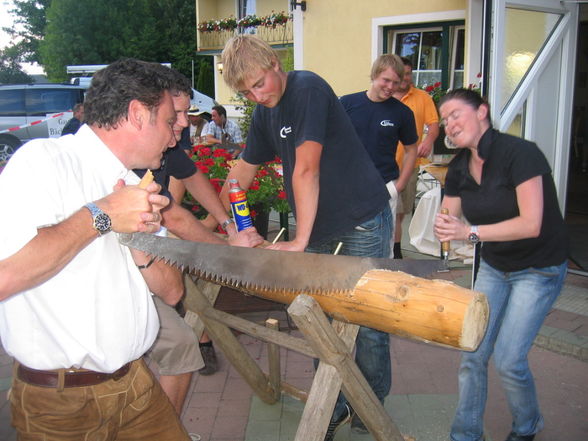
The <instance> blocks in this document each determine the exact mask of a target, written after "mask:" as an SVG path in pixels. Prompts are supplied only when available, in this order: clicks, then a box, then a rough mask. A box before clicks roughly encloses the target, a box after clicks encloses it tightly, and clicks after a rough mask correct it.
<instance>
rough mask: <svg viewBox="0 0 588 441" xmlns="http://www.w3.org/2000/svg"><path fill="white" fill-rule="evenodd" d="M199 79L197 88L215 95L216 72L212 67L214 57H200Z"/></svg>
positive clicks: (204, 92) (205, 93) (207, 93)
mask: <svg viewBox="0 0 588 441" xmlns="http://www.w3.org/2000/svg"><path fill="white" fill-rule="evenodd" d="M199 58H200V61H199V63H198V66H197V67H198V80H197V81H196V90H198V92H201V93H203V94H204V95H208V96H214V74H213V70H212V69H213V68H212V57H199Z"/></svg>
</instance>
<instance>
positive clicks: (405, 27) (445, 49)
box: [382, 20, 467, 89]
mask: <svg viewBox="0 0 588 441" xmlns="http://www.w3.org/2000/svg"><path fill="white" fill-rule="evenodd" d="M439 29H441V42H442V43H441V87H442V88H443V89H448V88H450V87H453V82H454V71H455V53H456V52H455V50H454V48H455V45H456V44H457V42H456V41H457V38H456V36H457V30H458V29H463V30H464V51H463V52H464V56H465V49H466V48H465V41H466V38H467V29H466V27H465V20H447V21H431V22H420V23H407V24H395V25H386V26H383V28H382V31H383V32H382V40H383V42H382V43H383V45H382V49H383V53H384V54H387V53H396V51H397V50H396V47H394V46H395V45H396V35H397V34H398V33H408V32H421V33H423V32H430V31H434V30H439ZM450 41H451V43H452V44H451V47H450ZM390 42H391V44H392V46H393V47H389V46H390ZM415 70H417V69H415ZM464 71H465V65H464ZM464 84H465V73H464Z"/></svg>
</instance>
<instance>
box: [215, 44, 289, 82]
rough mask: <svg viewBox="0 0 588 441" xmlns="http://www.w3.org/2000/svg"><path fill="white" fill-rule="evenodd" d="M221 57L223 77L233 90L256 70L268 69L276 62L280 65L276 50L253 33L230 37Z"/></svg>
mask: <svg viewBox="0 0 588 441" xmlns="http://www.w3.org/2000/svg"><path fill="white" fill-rule="evenodd" d="M221 57H222V63H223V78H224V80H225V83H227V85H228V86H229V87H230V88H231V89H233V90H238V89H239V88H240V87H241V86H242V85H243V83H244V82H245V80H246V79H247V77H248V76H249V75H250V74H251V73H253V72H255V71H256V70H258V69H263V70H269V69H271V68H272V67H274V66H275V64H276V63H278V65H280V60H279V58H278V54H277V52H276V51H275V50H274V49H272V48H271V46H270V45H269V44H267V43H266V42H265V41H263V40H262V39H260V38H259V37H256V36H254V35H246V34H245V35H237V36H235V37H233V38H231V39H230V40H229V41H227V44H226V45H225V48H224V49H223V53H222V56H221Z"/></svg>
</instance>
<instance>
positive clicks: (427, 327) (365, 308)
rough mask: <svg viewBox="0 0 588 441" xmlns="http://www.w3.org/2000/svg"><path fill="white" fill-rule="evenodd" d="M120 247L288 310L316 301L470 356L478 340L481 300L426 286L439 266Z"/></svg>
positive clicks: (129, 239)
mask: <svg viewBox="0 0 588 441" xmlns="http://www.w3.org/2000/svg"><path fill="white" fill-rule="evenodd" d="M119 240H120V242H121V243H122V244H124V245H127V246H129V247H131V248H135V249H138V250H140V251H144V252H146V253H148V254H149V255H152V256H155V257H157V258H159V259H161V260H163V261H165V262H167V263H169V264H171V265H174V266H177V267H179V268H181V269H185V270H186V271H188V272H189V273H191V274H193V275H195V276H197V277H199V278H202V279H204V280H207V281H210V282H213V283H217V284H219V285H224V286H229V287H232V288H235V289H237V290H239V291H242V292H244V293H247V294H252V295H256V296H259V297H263V298H266V299H269V300H273V301H277V302H281V303H285V304H290V303H291V302H292V301H293V300H294V298H295V297H296V296H297V295H299V294H307V295H311V296H313V297H314V298H315V299H316V300H317V302H318V303H319V304H320V305H321V308H322V309H323V310H324V311H325V313H327V314H329V315H331V316H332V317H334V318H336V319H338V320H341V321H344V322H351V323H357V324H360V325H363V326H368V327H371V328H375V329H379V330H381V331H385V332H389V333H392V334H396V335H400V336H404V337H409V338H415V339H418V340H421V341H427V342H435V343H437V344H441V345H444V346H450V347H455V348H459V349H462V350H474V349H475V348H476V347H477V345H478V344H479V342H480V340H481V338H482V337H483V334H484V331H485V329H486V324H487V319H488V303H487V300H486V297H485V296H484V295H483V294H480V293H476V292H473V291H470V290H467V289H465V288H461V287H459V286H457V285H455V284H453V283H451V282H447V281H445V280H427V279H424V277H430V276H432V275H434V274H436V272H437V271H438V270H439V269H440V267H441V265H442V263H441V262H440V261H438V260H392V259H377V258H367V257H352V256H333V255H328V254H313V253H296V252H289V251H275V250H266V249H258V248H244V247H229V246H225V245H215V244H208V243H201V242H191V241H185V240H179V239H171V238H166V237H159V236H155V235H153V234H145V233H135V234H130V235H129V234H121V235H120V236H119Z"/></svg>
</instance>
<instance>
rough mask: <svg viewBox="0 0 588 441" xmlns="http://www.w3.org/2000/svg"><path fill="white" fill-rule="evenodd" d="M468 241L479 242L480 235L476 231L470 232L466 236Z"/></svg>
mask: <svg viewBox="0 0 588 441" xmlns="http://www.w3.org/2000/svg"><path fill="white" fill-rule="evenodd" d="M468 241H469V242H470V243H478V242H480V236H478V235H477V234H476V233H470V235H469V236H468Z"/></svg>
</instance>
